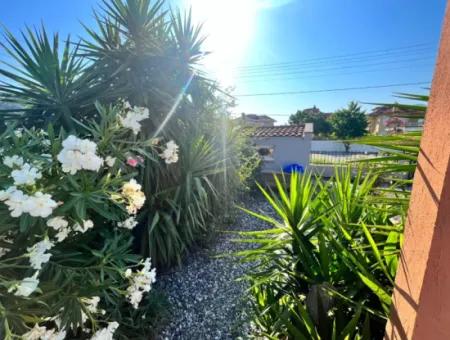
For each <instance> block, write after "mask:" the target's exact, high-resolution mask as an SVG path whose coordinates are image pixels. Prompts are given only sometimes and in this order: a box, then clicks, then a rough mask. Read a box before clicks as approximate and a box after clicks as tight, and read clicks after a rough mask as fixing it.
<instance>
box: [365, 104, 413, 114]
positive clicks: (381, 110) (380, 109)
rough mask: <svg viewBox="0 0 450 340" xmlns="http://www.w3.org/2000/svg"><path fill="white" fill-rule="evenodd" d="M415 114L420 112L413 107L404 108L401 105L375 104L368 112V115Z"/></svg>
mask: <svg viewBox="0 0 450 340" xmlns="http://www.w3.org/2000/svg"><path fill="white" fill-rule="evenodd" d="M380 115H383V116H393V115H395V116H405V115H410V116H415V115H421V113H420V112H419V111H417V110H414V109H406V108H402V107H391V106H377V107H375V108H373V110H372V112H370V113H369V116H380Z"/></svg>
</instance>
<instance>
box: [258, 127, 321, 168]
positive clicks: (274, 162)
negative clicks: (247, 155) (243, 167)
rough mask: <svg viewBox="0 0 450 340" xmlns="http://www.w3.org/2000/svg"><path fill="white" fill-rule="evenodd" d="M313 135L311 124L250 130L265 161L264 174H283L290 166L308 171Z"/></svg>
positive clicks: (263, 165)
mask: <svg viewBox="0 0 450 340" xmlns="http://www.w3.org/2000/svg"><path fill="white" fill-rule="evenodd" d="M313 134H314V133H313V124H311V123H306V124H301V125H283V126H260V127H255V128H252V129H249V135H250V137H251V138H252V141H253V143H254V144H255V147H256V149H257V150H258V152H259V154H260V155H261V156H262V159H263V164H262V172H263V173H277V172H281V171H282V170H283V169H284V168H286V167H287V166H290V165H299V166H301V167H303V168H304V169H306V168H307V167H308V165H309V153H310V151H311V140H312V138H313Z"/></svg>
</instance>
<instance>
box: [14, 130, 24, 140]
mask: <svg viewBox="0 0 450 340" xmlns="http://www.w3.org/2000/svg"><path fill="white" fill-rule="evenodd" d="M14 134H15V135H16V137H17V138H22V136H23V129H22V128H18V129H15V130H14Z"/></svg>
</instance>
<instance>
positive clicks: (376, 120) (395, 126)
mask: <svg viewBox="0 0 450 340" xmlns="http://www.w3.org/2000/svg"><path fill="white" fill-rule="evenodd" d="M415 116H417V118H416V117H415ZM367 120H368V123H369V126H368V130H369V133H371V134H374V135H389V134H394V133H404V132H411V131H421V130H422V129H423V117H421V114H420V112H417V111H414V110H406V109H402V108H397V107H391V106H377V107H375V108H374V109H373V110H372V112H371V113H369V114H368V117H367Z"/></svg>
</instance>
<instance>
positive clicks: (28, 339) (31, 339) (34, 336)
mask: <svg viewBox="0 0 450 340" xmlns="http://www.w3.org/2000/svg"><path fill="white" fill-rule="evenodd" d="M46 332H47V328H46V327H45V326H42V327H41V326H39V325H38V324H35V325H34V327H33V328H32V329H31V330H30V331H29V332H27V333H25V334H22V339H23V340H40V339H42V337H43V336H44V335H45V334H46Z"/></svg>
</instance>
